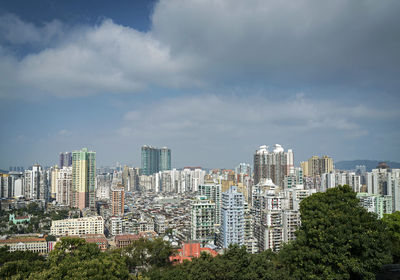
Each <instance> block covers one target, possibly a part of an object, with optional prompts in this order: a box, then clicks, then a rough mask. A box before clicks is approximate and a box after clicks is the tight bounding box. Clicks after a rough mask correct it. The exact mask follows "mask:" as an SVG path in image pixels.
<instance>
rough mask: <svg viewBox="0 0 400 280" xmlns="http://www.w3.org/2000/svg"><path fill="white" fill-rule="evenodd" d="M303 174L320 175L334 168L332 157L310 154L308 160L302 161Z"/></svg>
mask: <svg viewBox="0 0 400 280" xmlns="http://www.w3.org/2000/svg"><path fill="white" fill-rule="evenodd" d="M301 167H302V169H303V174H304V176H311V177H315V176H321V175H322V174H324V173H330V172H332V171H333V170H334V166H333V159H332V158H331V157H328V156H322V157H318V156H312V157H311V158H310V159H309V160H308V161H305V162H302V163H301Z"/></svg>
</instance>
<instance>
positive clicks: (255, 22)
mask: <svg viewBox="0 0 400 280" xmlns="http://www.w3.org/2000/svg"><path fill="white" fill-rule="evenodd" d="M399 11H400V2H399V1H395V0H393V1H373V0H369V1H345V0H339V1H315V0H302V1H295V2H287V1H258V0H255V1H240V0H238V1H211V0H210V1H183V0H175V1H161V2H160V4H159V5H157V6H156V7H155V12H154V14H153V18H152V20H153V29H152V33H153V34H154V36H155V37H156V38H158V39H159V40H160V41H161V42H163V43H164V44H167V45H169V46H170V47H171V51H172V53H173V55H176V56H178V57H179V56H180V55H184V56H191V57H192V58H193V60H194V61H196V62H197V64H196V68H193V69H192V70H193V73H195V74H197V75H201V76H202V77H203V78H204V79H206V80H208V81H214V82H220V81H221V80H222V81H225V82H226V81H227V80H228V81H236V80H241V81H243V82H246V81H248V80H250V81H253V82H254V81H256V82H265V83H266V84H268V83H269V84H271V83H272V84H276V85H279V86H288V85H295V86H299V85H309V84H310V83H311V84H314V85H317V84H319V85H321V84H322V85H327V84H334V85H347V86H357V87H363V88H368V87H381V88H389V89H392V90H393V88H397V89H398V87H399V82H398V79H396V77H397V76H398V75H399V71H400V70H399V69H398V67H397V65H398V64H399V63H400V53H399V52H398V49H399V48H400V39H399V38H400V29H399V28H398V26H400V17H399V16H398V13H399Z"/></svg>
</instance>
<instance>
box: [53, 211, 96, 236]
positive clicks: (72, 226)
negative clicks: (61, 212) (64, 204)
mask: <svg viewBox="0 0 400 280" xmlns="http://www.w3.org/2000/svg"><path fill="white" fill-rule="evenodd" d="M50 234H51V235H55V236H67V235H82V234H104V220H103V218H102V217H101V216H94V217H85V218H77V219H64V220H57V221H52V222H51V228H50Z"/></svg>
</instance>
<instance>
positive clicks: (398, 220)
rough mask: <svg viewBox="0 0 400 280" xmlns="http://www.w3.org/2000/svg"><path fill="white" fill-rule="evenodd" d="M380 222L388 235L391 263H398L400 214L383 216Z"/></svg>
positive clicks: (397, 212) (399, 254)
mask: <svg viewBox="0 0 400 280" xmlns="http://www.w3.org/2000/svg"><path fill="white" fill-rule="evenodd" d="M382 221H383V222H384V223H385V225H386V229H387V231H388V233H389V239H390V242H391V246H390V249H391V251H392V256H393V262H394V263H400V212H399V211H396V212H394V213H393V214H385V215H384V216H383V218H382Z"/></svg>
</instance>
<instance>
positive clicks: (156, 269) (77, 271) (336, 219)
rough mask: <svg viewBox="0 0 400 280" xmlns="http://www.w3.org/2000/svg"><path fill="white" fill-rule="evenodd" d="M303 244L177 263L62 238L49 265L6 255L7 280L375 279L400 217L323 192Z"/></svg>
mask: <svg viewBox="0 0 400 280" xmlns="http://www.w3.org/2000/svg"><path fill="white" fill-rule="evenodd" d="M300 211H301V217H302V225H301V227H300V229H299V230H298V231H297V239H296V240H295V241H293V242H291V243H289V244H287V245H285V246H284V247H283V248H282V249H281V251H280V252H279V253H273V252H272V251H265V252H262V253H260V254H249V253H247V252H246V249H245V248H244V247H239V246H231V247H230V248H229V249H228V250H226V252H225V254H223V255H220V256H217V257H215V258H213V257H211V256H210V255H207V254H204V253H203V254H202V255H201V257H200V258H198V259H194V260H193V261H192V262H188V261H185V262H184V263H183V264H176V265H172V264H171V263H170V262H169V258H168V257H169V256H170V255H171V254H172V253H173V250H172V248H171V247H170V245H169V244H168V243H166V242H164V241H162V240H161V239H155V240H144V239H141V240H138V241H135V242H133V244H132V245H131V246H129V247H127V248H124V249H118V250H111V251H107V252H101V251H100V250H99V248H98V247H97V246H96V245H95V244H88V243H86V242H85V241H84V240H83V239H79V238H62V241H61V242H59V243H57V245H56V248H55V250H54V251H52V252H51V253H50V254H49V257H48V259H47V260H45V259H44V258H43V257H40V256H39V255H37V254H34V253H30V252H14V253H8V252H6V250H5V249H1V250H0V278H2V279H11V278H12V279H157V280H158V279H159V280H161V279H168V280H169V279H199V280H200V279H201V280H207V279H227V280H228V279H239V280H240V279H242V280H247V279H249V280H250V279H270V280H274V279H282V280H285V279H324V280H325V279H326V280H329V279H375V273H376V272H377V271H378V270H379V269H380V267H381V266H382V265H384V264H387V263H390V262H391V261H392V254H393V258H394V260H395V261H398V260H399V253H400V213H399V212H397V213H394V214H392V215H388V216H385V217H384V219H383V220H377V219H376V215H374V214H371V213H368V212H367V211H366V210H365V209H364V208H362V207H361V206H359V201H358V199H357V198H356V194H355V193H354V192H353V191H352V190H351V189H350V188H349V187H348V186H340V187H337V188H334V189H330V190H328V191H327V192H326V193H317V194H314V195H312V196H310V197H308V198H306V199H304V200H303V201H302V202H301V204H300Z"/></svg>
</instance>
